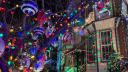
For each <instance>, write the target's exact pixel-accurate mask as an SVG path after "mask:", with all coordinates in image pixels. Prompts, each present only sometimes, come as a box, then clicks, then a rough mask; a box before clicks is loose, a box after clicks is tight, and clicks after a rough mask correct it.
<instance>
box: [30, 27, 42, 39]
mask: <svg viewBox="0 0 128 72" xmlns="http://www.w3.org/2000/svg"><path fill="white" fill-rule="evenodd" d="M44 30H45V29H44V28H43V27H36V28H35V29H34V35H33V37H32V39H33V40H36V39H38V37H39V35H42V34H43V33H44Z"/></svg>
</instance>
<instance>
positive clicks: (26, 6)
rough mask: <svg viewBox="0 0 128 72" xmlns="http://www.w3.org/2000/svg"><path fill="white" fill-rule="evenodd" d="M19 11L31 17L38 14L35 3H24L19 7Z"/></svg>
mask: <svg viewBox="0 0 128 72" xmlns="http://www.w3.org/2000/svg"><path fill="white" fill-rule="evenodd" d="M21 10H22V11H23V13H25V14H27V15H29V16H32V15H35V14H36V13H37V12H38V6H37V4H36V2H35V1H24V3H23V4H22V5H21Z"/></svg>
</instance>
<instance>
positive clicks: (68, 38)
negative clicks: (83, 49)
mask: <svg viewBox="0 0 128 72" xmlns="http://www.w3.org/2000/svg"><path fill="white" fill-rule="evenodd" d="M72 38H73V36H72V33H71V32H66V33H64V35H63V37H62V40H63V41H64V42H65V43H71V41H72Z"/></svg>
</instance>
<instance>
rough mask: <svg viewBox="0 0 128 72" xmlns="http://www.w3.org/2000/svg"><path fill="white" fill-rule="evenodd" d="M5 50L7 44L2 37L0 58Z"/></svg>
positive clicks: (0, 39)
mask: <svg viewBox="0 0 128 72" xmlns="http://www.w3.org/2000/svg"><path fill="white" fill-rule="evenodd" d="M4 50H5V43H4V40H3V39H2V38H1V37H0V57H1V56H2V54H3V53H4Z"/></svg>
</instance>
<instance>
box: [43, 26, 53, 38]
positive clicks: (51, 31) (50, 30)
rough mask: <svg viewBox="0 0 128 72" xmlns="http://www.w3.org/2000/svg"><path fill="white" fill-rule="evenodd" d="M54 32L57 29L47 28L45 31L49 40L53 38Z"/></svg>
mask: <svg viewBox="0 0 128 72" xmlns="http://www.w3.org/2000/svg"><path fill="white" fill-rule="evenodd" d="M53 31H55V27H54V26H52V27H49V26H48V27H47V29H46V31H45V35H46V37H47V38H49V36H51V34H52V33H53Z"/></svg>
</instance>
